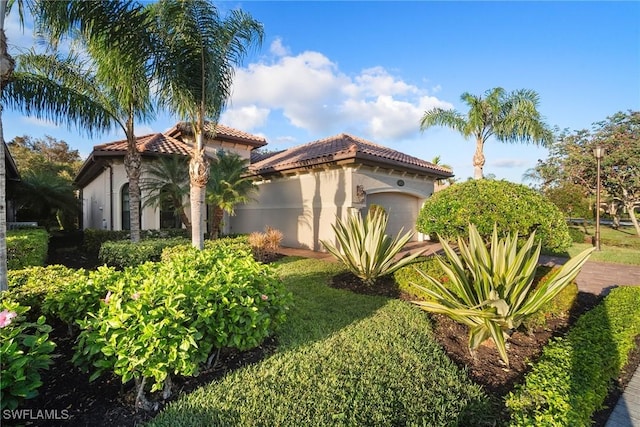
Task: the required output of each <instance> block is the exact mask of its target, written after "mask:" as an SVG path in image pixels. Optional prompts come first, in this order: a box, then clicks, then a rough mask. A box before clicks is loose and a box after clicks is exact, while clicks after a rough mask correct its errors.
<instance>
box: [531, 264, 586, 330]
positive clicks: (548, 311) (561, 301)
mask: <svg viewBox="0 0 640 427" xmlns="http://www.w3.org/2000/svg"><path fill="white" fill-rule="evenodd" d="M556 270H558V267H553V268H551V267H545V266H538V269H537V270H536V277H535V279H534V283H533V289H538V288H540V287H541V286H544V285H545V284H546V283H547V282H548V281H549V280H550V279H552V278H553V276H554V275H556V274H557V271H556ZM578 292H579V291H578V284H577V283H576V282H575V280H573V281H571V283H569V284H568V285H567V286H565V287H564V288H563V289H562V290H561V291H560V293H559V294H558V295H556V296H555V298H553V299H552V300H551V301H549V302H547V303H546V304H544V305H543V306H542V307H541V308H540V310H539V311H538V312H536V313H533V314H532V315H531V316H529V317H527V318H526V319H524V321H523V322H522V326H523V327H524V328H525V329H527V330H529V331H532V330H534V329H537V328H544V327H545V326H546V325H547V322H548V321H549V320H550V319H557V318H561V317H565V316H567V315H568V314H569V312H570V311H571V309H572V308H573V305H574V304H575V302H576V298H577V297H578Z"/></svg>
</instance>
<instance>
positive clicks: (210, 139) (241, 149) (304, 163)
mask: <svg viewBox="0 0 640 427" xmlns="http://www.w3.org/2000/svg"><path fill="white" fill-rule="evenodd" d="M211 131H212V129H209V130H208V132H205V147H206V148H205V150H206V152H207V153H209V155H211V156H214V155H215V152H216V151H218V150H220V149H223V150H228V151H233V152H236V153H238V154H239V155H241V156H242V157H244V158H247V159H250V167H249V173H250V174H251V175H252V176H253V177H254V178H255V182H256V184H257V186H258V188H259V191H258V193H257V195H255V196H254V200H253V201H252V202H250V203H248V204H246V205H240V206H237V207H236V209H235V211H236V215H235V216H232V217H227V218H225V224H224V230H223V231H224V232H226V233H250V232H253V231H262V230H263V229H264V227H265V226H267V225H268V226H271V227H274V228H277V229H279V230H280V231H282V232H283V234H284V238H283V245H285V246H289V247H302V248H309V249H313V250H322V249H323V248H322V245H321V243H320V241H321V240H325V239H326V240H331V241H333V240H334V235H333V230H332V228H331V225H332V224H333V223H335V220H336V217H340V218H345V217H346V215H347V213H348V212H349V211H351V210H358V211H361V212H362V213H363V214H364V213H366V212H367V210H368V208H369V207H370V206H371V205H374V204H375V205H380V206H382V207H384V208H385V209H386V210H387V212H388V213H389V225H388V228H387V232H388V233H390V234H392V233H394V234H395V233H398V232H399V231H400V230H401V229H404V230H405V231H408V230H414V229H415V223H416V219H417V216H418V212H419V211H420V208H421V206H422V204H423V203H424V201H425V200H426V199H427V198H428V197H429V196H430V195H431V194H432V193H433V192H434V182H435V181H436V180H437V179H444V178H449V177H451V176H453V174H452V172H451V171H450V170H449V169H446V168H444V167H441V166H438V165H434V164H433V163H430V162H427V161H425V160H421V159H418V158H416V157H413V156H409V155H407V154H404V153H401V152H399V151H396V150H392V149H390V148H387V147H383V146H381V145H378V144H375V143H373V142H371V141H367V140H365V139H362V138H359V137H356V136H352V135H348V134H340V135H336V136H332V137H329V138H324V139H320V140H317V141H313V142H310V143H308V144H304V145H300V146H296V147H293V148H289V149H287V150H283V151H279V152H275V153H266V154H265V153H261V152H259V151H257V150H255V149H256V148H260V147H263V146H264V145H266V141H265V140H264V138H261V137H258V136H255V135H251V134H247V133H245V132H242V131H239V130H236V129H232V128H229V127H226V126H221V125H218V126H217V128H216V132H215V133H213V132H211ZM192 143H193V132H191V129H190V127H189V125H187V124H184V123H179V124H178V125H176V126H175V127H173V128H171V129H170V130H169V131H167V132H165V133H164V134H152V135H146V136H143V137H140V138H138V149H139V150H140V152H141V153H142V157H143V159H144V160H147V161H148V160H151V159H153V158H154V157H157V156H160V155H167V154H181V155H185V156H187V155H189V152H190V147H191V144H192ZM126 146H127V144H126V141H116V142H113V143H109V144H102V145H98V146H96V147H94V150H93V152H92V153H91V155H90V156H89V158H88V159H87V160H86V161H85V163H84V165H83V166H82V168H81V170H80V172H79V173H78V176H77V177H76V180H75V182H76V183H77V185H78V186H79V187H80V188H81V189H82V190H81V193H82V201H83V203H82V205H83V228H107V229H114V230H120V229H123V228H126V227H127V225H128V221H127V220H126V217H127V216H128V186H127V185H128V184H127V177H126V173H125V170H124V165H123V159H124V155H125V153H126ZM144 160H143V161H144ZM143 197H144V195H143ZM161 216H162V212H161V211H160V210H158V209H152V208H150V207H147V208H145V209H143V212H142V221H141V224H142V228H143V229H156V228H160V225H161V224H160V218H161ZM422 238H423V236H422V235H420V234H417V233H416V234H415V235H414V240H422Z"/></svg>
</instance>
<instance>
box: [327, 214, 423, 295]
mask: <svg viewBox="0 0 640 427" xmlns="http://www.w3.org/2000/svg"><path fill="white" fill-rule="evenodd" d="M388 220H389V217H388V215H387V213H386V212H385V211H384V209H375V210H371V211H370V212H369V214H368V215H367V216H366V218H364V219H363V218H362V215H360V212H353V213H351V214H349V217H348V218H347V220H346V222H342V220H340V218H338V220H337V222H336V224H335V225H332V226H331V227H332V228H333V231H334V232H335V233H336V239H337V240H338V243H339V244H340V249H338V248H337V247H336V246H335V245H333V244H331V243H330V242H328V241H325V240H323V241H322V244H323V245H324V247H325V248H327V250H328V251H329V252H330V253H331V254H332V255H333V256H335V257H336V258H337V259H338V260H339V261H341V262H342V263H343V264H344V265H345V266H346V267H347V268H348V269H349V271H351V272H352V273H353V274H354V275H356V276H357V277H359V278H360V279H362V281H363V282H364V283H366V284H367V285H370V286H371V285H373V284H375V281H376V280H377V279H378V278H379V277H382V276H384V275H387V274H390V273H393V272H394V271H396V270H397V269H399V268H401V267H404V266H405V265H407V264H409V263H410V262H411V261H413V260H414V259H415V258H416V257H418V256H419V255H421V254H422V252H423V251H418V252H416V253H414V254H411V255H408V256H405V257H403V258H401V259H399V260H396V256H397V255H398V253H399V252H400V251H401V250H402V248H403V246H404V245H405V244H406V243H407V242H408V241H409V240H411V237H412V236H413V232H407V233H405V234H402V230H400V233H398V235H397V236H395V237H391V236H388V235H387V234H385V230H386V228H387V222H388Z"/></svg>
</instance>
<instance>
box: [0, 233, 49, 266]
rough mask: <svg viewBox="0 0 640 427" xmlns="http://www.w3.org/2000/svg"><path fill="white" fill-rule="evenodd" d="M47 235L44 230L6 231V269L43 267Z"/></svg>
mask: <svg viewBox="0 0 640 427" xmlns="http://www.w3.org/2000/svg"><path fill="white" fill-rule="evenodd" d="M48 250H49V233H47V231H46V230H45V229H44V228H33V229H20V230H9V231H7V268H8V269H9V270H18V269H21V268H24V267H31V266H43V265H44V264H45V262H46V261H47V252H48Z"/></svg>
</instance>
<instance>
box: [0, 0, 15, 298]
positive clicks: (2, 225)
mask: <svg viewBox="0 0 640 427" xmlns="http://www.w3.org/2000/svg"><path fill="white" fill-rule="evenodd" d="M6 10H7V0H0V95H1V94H2V89H3V88H4V86H5V85H6V83H7V82H8V81H9V77H11V74H13V69H14V67H15V62H14V60H13V58H12V57H11V55H9V53H8V52H7V35H6V34H5V32H4V17H5V13H6ZM6 174H7V170H6V168H5V159H4V133H3V129H2V104H0V291H6V290H7V289H8V287H7V185H6V184H7V176H6Z"/></svg>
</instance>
